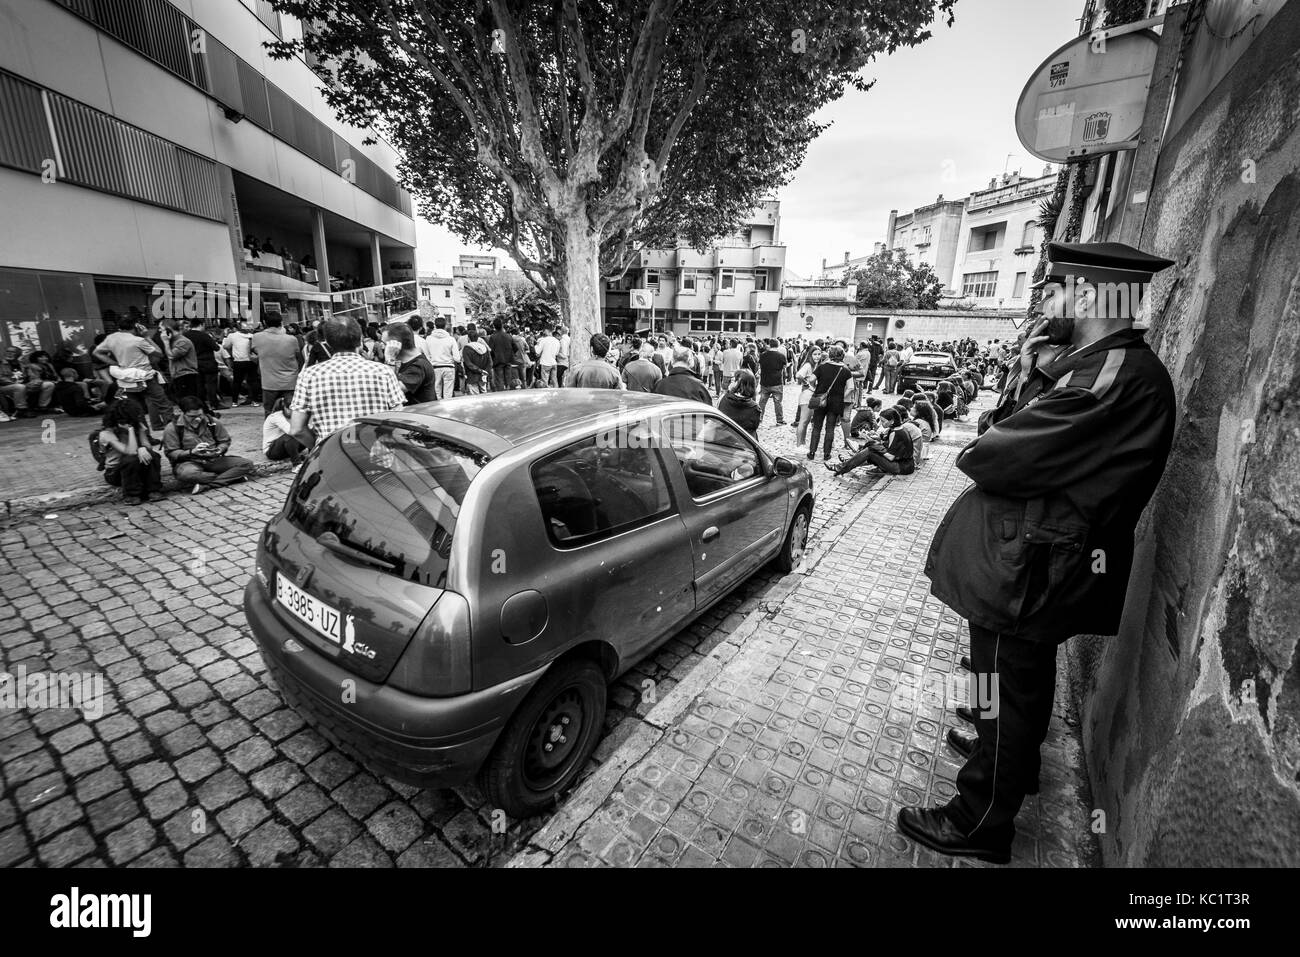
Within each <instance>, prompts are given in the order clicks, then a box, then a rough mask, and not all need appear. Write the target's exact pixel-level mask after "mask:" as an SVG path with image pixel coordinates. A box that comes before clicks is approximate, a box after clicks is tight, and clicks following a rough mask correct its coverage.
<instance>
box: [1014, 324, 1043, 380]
mask: <svg viewBox="0 0 1300 957" xmlns="http://www.w3.org/2000/svg"><path fill="white" fill-rule="evenodd" d="M1047 339H1048V336H1047V320H1046V319H1043V320H1041V321H1040V322H1039V323H1038V324H1037V325H1035V326H1034V328H1033V329H1031V330H1030V332H1029V335H1028V336H1027V337H1026V338H1025V344H1024V345H1023V346H1021V347H1020V375H1021V376H1022V377H1027V376H1028V375H1029V373H1031V372H1033V371H1034V360H1035V359H1037V358H1038V350H1039V349H1041V348H1042V347H1043V345H1044V344H1045V343H1046V342H1047Z"/></svg>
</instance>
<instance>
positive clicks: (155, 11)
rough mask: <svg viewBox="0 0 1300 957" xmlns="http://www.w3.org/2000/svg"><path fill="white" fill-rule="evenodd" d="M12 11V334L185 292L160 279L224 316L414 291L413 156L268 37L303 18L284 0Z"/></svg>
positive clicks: (30, 5) (0, 193)
mask: <svg viewBox="0 0 1300 957" xmlns="http://www.w3.org/2000/svg"><path fill="white" fill-rule="evenodd" d="M2 20H3V23H4V28H3V29H2V30H0V208H3V209H4V229H3V231H2V232H0V338H2V339H3V340H4V342H5V344H8V343H10V342H16V343H18V344H20V345H23V346H24V347H26V348H32V347H35V345H36V344H37V343H39V344H40V345H41V346H43V347H44V348H47V349H51V350H53V349H55V348H57V347H58V346H59V345H60V344H62V343H64V342H68V343H70V344H73V345H77V344H85V342H87V341H88V340H89V337H90V336H91V335H93V333H94V332H96V331H98V329H99V326H100V317H101V315H102V313H104V312H105V311H107V310H113V311H115V312H117V313H119V314H125V313H126V312H127V311H128V310H130V309H131V308H132V307H134V308H137V309H140V310H141V311H142V312H143V313H144V314H145V315H146V316H147V315H149V314H150V312H151V311H153V314H154V315H157V314H158V312H157V311H156V308H155V307H157V306H159V305H160V304H161V305H162V306H163V307H164V308H166V307H167V306H168V305H170V304H169V303H167V302H166V301H164V300H163V299H160V294H159V292H158V288H159V287H158V284H159V283H163V284H170V285H173V286H174V288H176V289H177V290H178V292H177V295H176V297H175V305H176V306H178V307H180V306H182V295H181V292H180V290H182V289H183V290H184V291H185V294H184V296H183V308H185V309H191V310H193V311H194V314H201V315H204V316H206V317H209V318H223V317H226V316H227V315H228V314H229V313H230V312H232V311H233V312H236V313H242V314H244V315H245V316H251V317H255V318H256V317H259V316H260V315H263V314H265V313H268V312H278V313H280V314H281V315H282V316H284V317H285V318H286V319H289V320H292V319H307V318H311V317H313V316H317V315H322V314H325V313H326V312H330V311H333V312H344V311H347V312H355V313H356V314H357V315H358V316H360V317H367V318H375V317H382V315H383V312H384V306H385V302H387V301H390V300H393V299H395V298H400V297H401V296H402V295H404V294H402V293H393V294H390V293H384V294H382V295H376V294H373V293H365V292H357V291H344V290H357V289H359V288H362V287H377V286H381V285H383V284H391V283H409V285H410V289H409V290H408V292H409V294H410V298H411V299H412V300H413V298H414V280H415V272H414V261H415V222H414V220H413V218H412V215H411V198H410V196H409V195H408V194H407V193H406V192H405V191H404V190H403V189H402V188H401V187H400V186H399V185H398V181H397V164H398V156H397V154H396V152H395V151H394V150H393V149H392V148H391V147H390V146H389V145H387V144H386V143H385V142H383V140H382V139H379V140H378V142H375V143H372V144H367V143H366V142H364V141H365V140H366V139H367V138H370V137H374V136H375V134H374V133H373V131H370V130H363V129H356V128H353V127H351V126H348V125H347V124H345V123H341V122H339V121H338V120H337V119H336V118H335V116H334V114H333V112H332V111H331V110H330V109H329V107H328V106H327V105H326V104H325V102H324V98H323V96H322V95H321V93H320V92H319V87H320V85H321V80H320V78H319V77H318V76H317V75H316V74H315V73H314V72H313V70H312V68H311V66H310V65H309V64H308V63H307V62H306V61H305V60H303V59H302V58H300V57H295V58H293V59H290V60H275V59H272V58H271V57H270V56H269V54H268V53H267V51H266V49H265V48H264V45H263V44H264V43H266V42H270V41H274V40H278V39H294V38H296V37H300V36H301V35H302V29H303V25H302V24H300V23H299V22H297V21H296V20H294V19H293V18H291V17H288V16H283V15H281V14H278V13H277V12H275V10H274V9H273V8H272V7H271V4H270V3H269V2H265V0H132V2H129V3H128V2H103V0H5V10H4V13H3V17H2ZM190 292H195V293H202V295H198V294H196V295H193V296H192V295H190Z"/></svg>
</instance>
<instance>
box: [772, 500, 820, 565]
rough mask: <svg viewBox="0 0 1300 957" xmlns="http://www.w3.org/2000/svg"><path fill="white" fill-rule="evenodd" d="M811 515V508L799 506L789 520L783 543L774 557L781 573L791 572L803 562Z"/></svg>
mask: <svg viewBox="0 0 1300 957" xmlns="http://www.w3.org/2000/svg"><path fill="white" fill-rule="evenodd" d="M811 515H812V509H811V508H809V507H808V506H807V505H800V506H799V510H798V511H797V512H795V513H794V518H792V519H791V520H790V527H789V529H787V530H786V533H785V541H784V542H782V543H781V551H780V552H778V553H777V556H776V567H777V568H779V569H780V570H781V571H783V572H787V573H788V572H792V571H794V569H795V566H796V565H798V564H799V563H800V562H801V561H802V560H803V555H804V549H805V548H806V547H807V545H808V520H809V517H810V516H811Z"/></svg>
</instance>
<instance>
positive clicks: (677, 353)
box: [655, 346, 713, 407]
mask: <svg viewBox="0 0 1300 957" xmlns="http://www.w3.org/2000/svg"><path fill="white" fill-rule="evenodd" d="M692 358H693V353H692V352H691V350H690V349H688V348H686V347H685V346H674V347H673V366H672V369H671V370H670V371H669V372H668V374H667V375H666V376H664V377H663V378H662V379H660V380H659V381H658V382H657V383H656V384H655V394H656V395H671V396H676V397H677V398H679V399H694V400H695V401H696V402H703V403H704V404H705V405H707V406H710V407H711V406H712V405H713V396H712V395H711V394H710V393H709V388H708V386H706V385H705V384H704V382H703V381H701V379H700V377H699V376H697V375H696V374H695V372H694V370H693V369H692V368H691V366H692Z"/></svg>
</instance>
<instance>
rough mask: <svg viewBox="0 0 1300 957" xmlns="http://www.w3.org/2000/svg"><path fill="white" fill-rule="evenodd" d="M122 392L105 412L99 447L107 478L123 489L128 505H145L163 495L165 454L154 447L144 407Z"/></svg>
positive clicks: (112, 483)
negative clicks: (153, 497)
mask: <svg viewBox="0 0 1300 957" xmlns="http://www.w3.org/2000/svg"><path fill="white" fill-rule="evenodd" d="M139 394H140V393H139V392H132V393H127V392H126V391H125V389H124V390H123V392H120V393H119V395H120V396H121V398H119V399H117V400H116V401H115V402H114V403H113V404H112V405H110V406H109V407H108V411H107V412H105V413H104V422H103V426H104V427H103V429H102V430H101V431H100V433H99V447H100V449H101V450H102V451H103V453H104V481H105V482H107V483H108V484H109V485H112V486H115V487H117V488H120V489H121V490H122V495H123V498H124V500H125V501H126V504H127V505H143V504H144V503H145V502H147V501H149V496H150V495H156V496H157V497H159V498H162V455H161V454H160V453H159V451H158V450H157V449H155V448H154V447H153V439H151V438H150V436H149V428H148V425H147V423H146V422H145V415H144V409H143V408H141V407H140V404H139V403H138V402H136V401H135V399H133V398H130V396H131V395H139Z"/></svg>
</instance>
